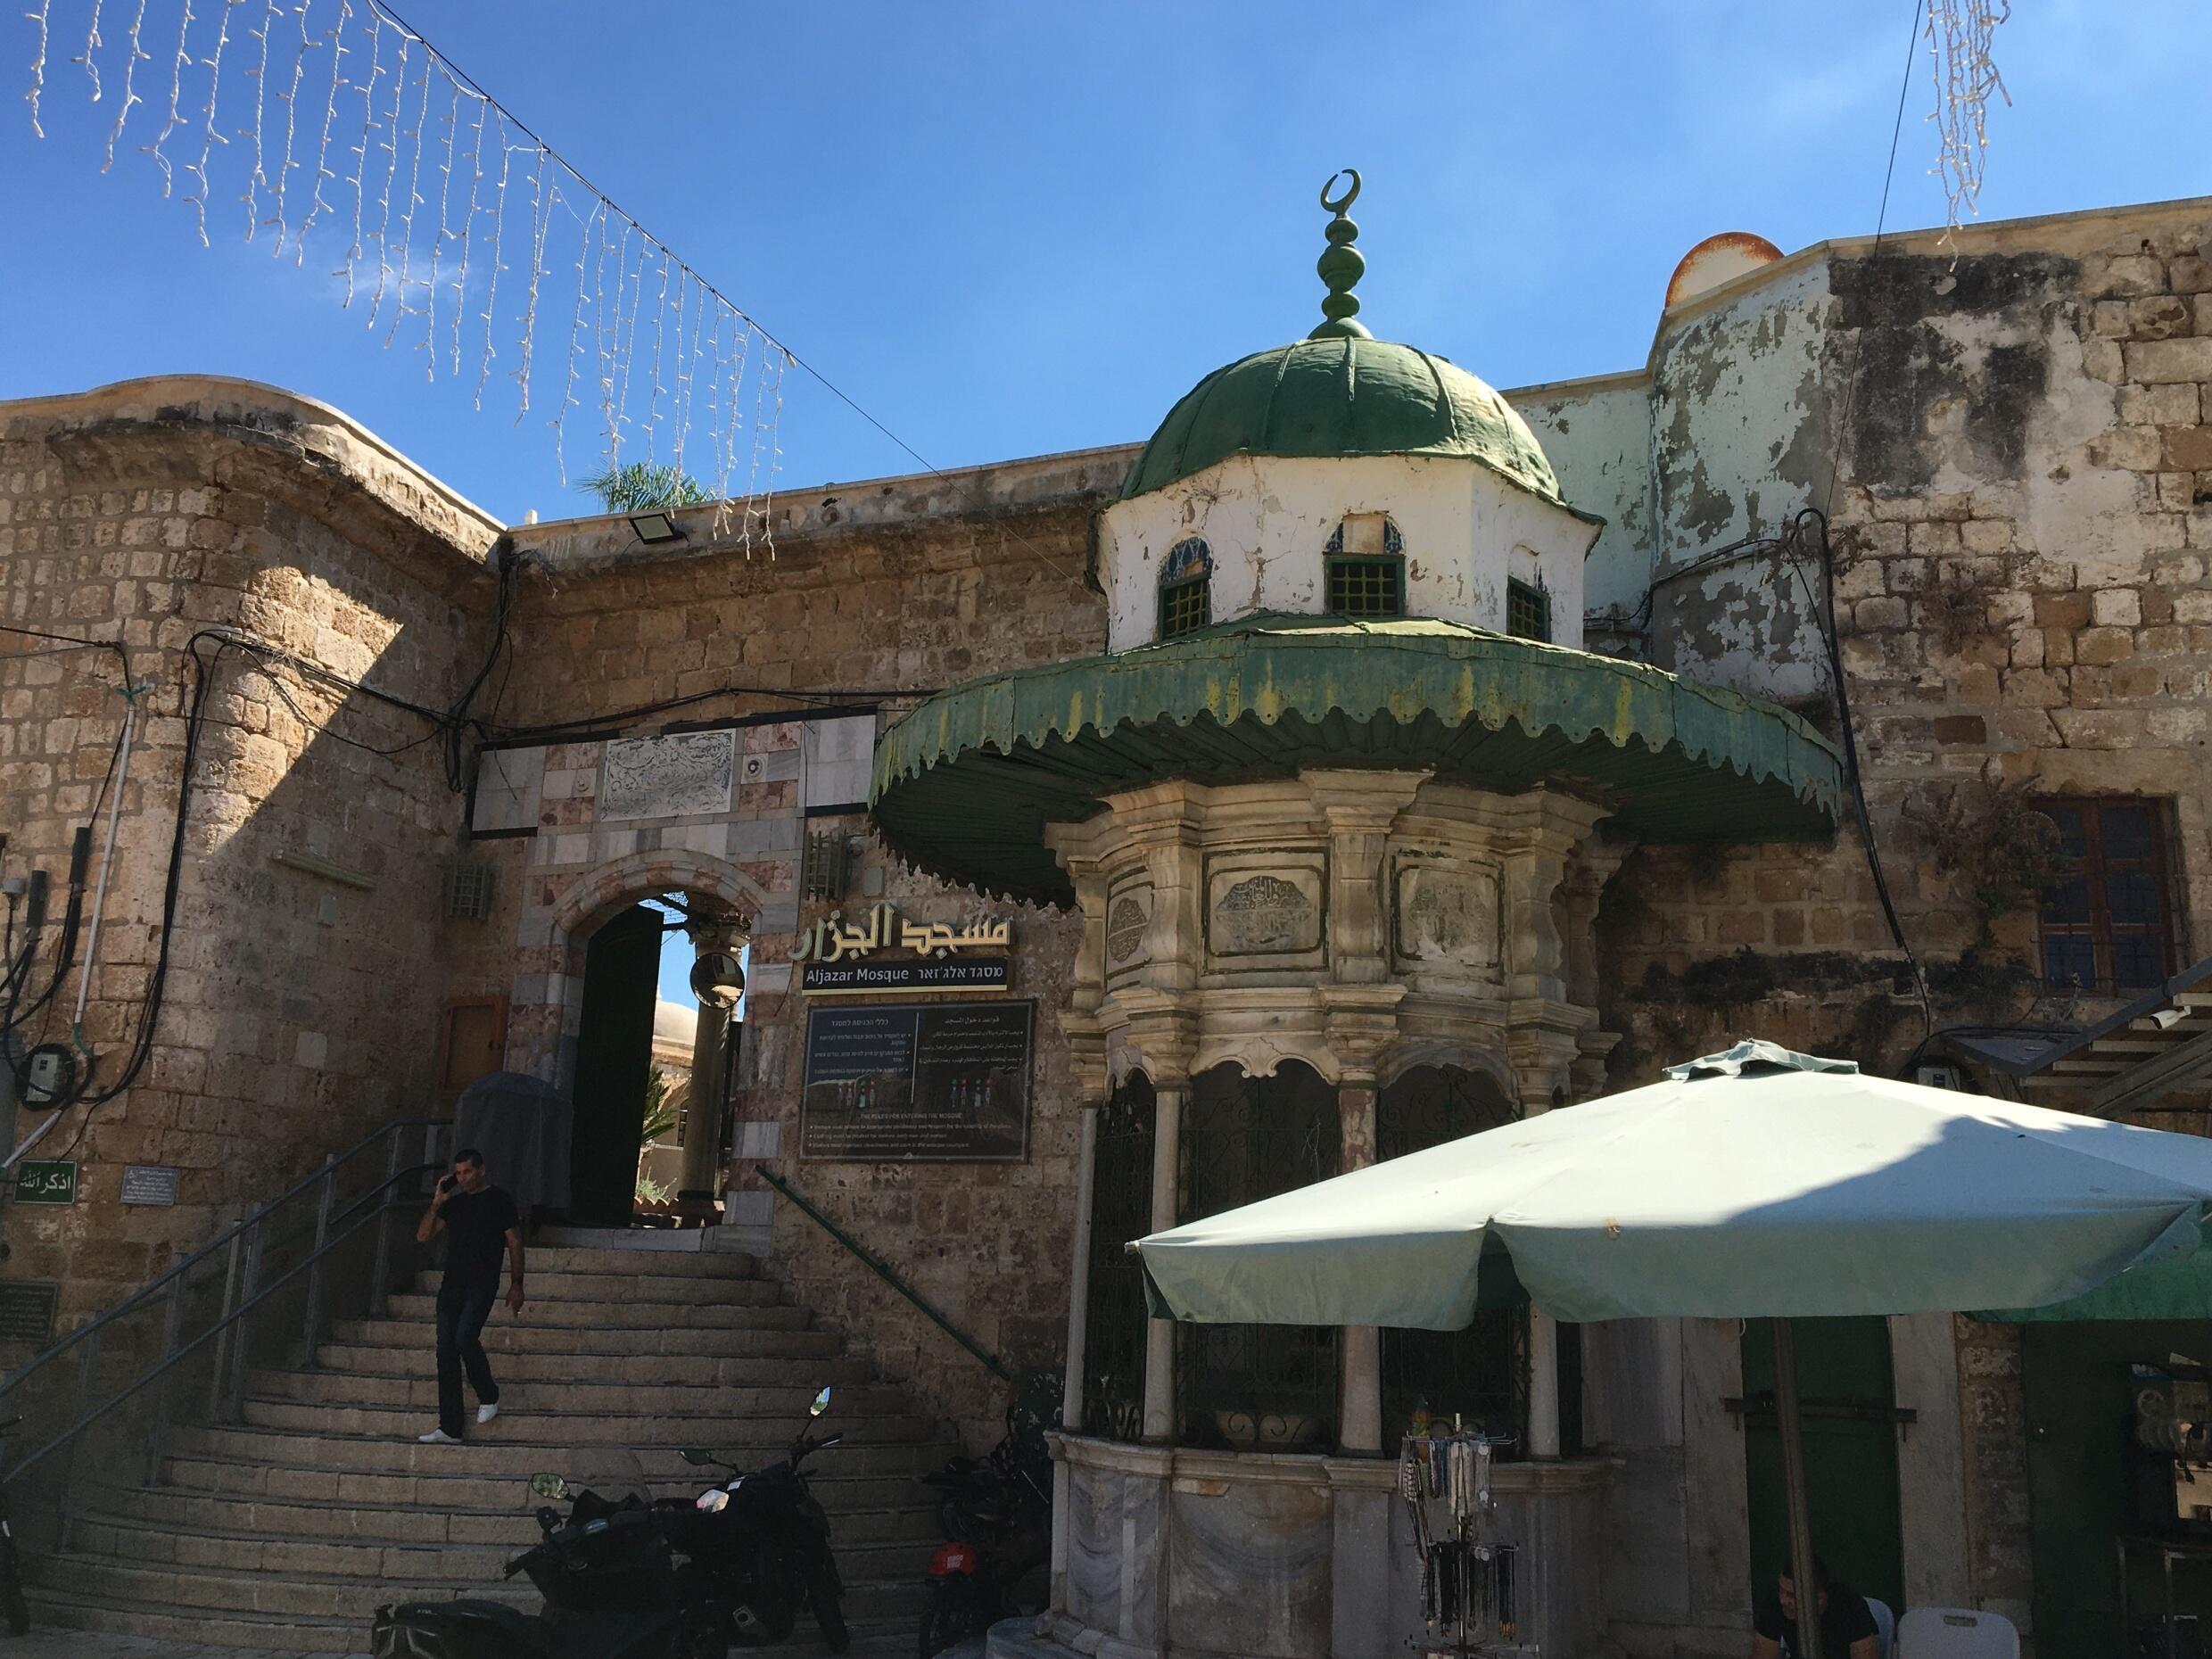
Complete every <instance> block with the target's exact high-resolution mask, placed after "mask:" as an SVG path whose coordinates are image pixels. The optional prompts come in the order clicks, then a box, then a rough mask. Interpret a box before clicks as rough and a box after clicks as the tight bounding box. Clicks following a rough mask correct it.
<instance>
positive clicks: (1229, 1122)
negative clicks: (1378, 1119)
mask: <svg viewBox="0 0 2212 1659" xmlns="http://www.w3.org/2000/svg"><path fill="white" fill-rule="evenodd" d="M1339 1151H1340V1148H1339V1135H1338V1132H1337V1110H1336V1091H1335V1090H1334V1089H1333V1088H1331V1087H1330V1086H1329V1085H1328V1084H1327V1083H1326V1082H1325V1081H1324V1080H1323V1079H1322V1077H1320V1075H1319V1074H1318V1073H1316V1072H1315V1071H1314V1070H1313V1069H1311V1068H1309V1067H1307V1066H1302V1065H1300V1064H1299V1063H1298V1062H1296V1061H1284V1062H1283V1066H1282V1068H1281V1069H1279V1070H1278V1071H1277V1072H1276V1073H1275V1076H1273V1077H1247V1076H1246V1075H1245V1074H1244V1072H1243V1070H1242V1068H1240V1067H1237V1066H1234V1065H1222V1066H1216V1067H1214V1068H1213V1069H1211V1070H1209V1071H1206V1072H1203V1073H1201V1075H1200V1076H1198V1077H1194V1078H1193V1079H1192V1082H1191V1092H1190V1094H1189V1095H1188V1096H1187V1097H1186V1099H1185V1101H1184V1108H1183V1123H1182V1135H1181V1137H1180V1143H1179V1145H1178V1146H1177V1147H1176V1154H1177V1156H1176V1164H1177V1167H1178V1180H1179V1192H1180V1200H1181V1202H1180V1206H1179V1208H1178V1209H1177V1211H1176V1214H1177V1217H1178V1218H1179V1219H1180V1220H1183V1221H1196V1220H1198V1219H1199V1218H1200V1217H1204V1216H1211V1215H1217V1214H1218V1213H1219V1212H1221V1211H1222V1210H1225V1209H1235V1208H1236V1207H1237V1206H1238V1205H1239V1204H1250V1203H1255V1202H1257V1201H1259V1200H1260V1199H1263V1198H1272V1197H1274V1196H1275V1194H1276V1193H1287V1192H1289V1191H1290V1190H1291V1189H1292V1187H1297V1186H1305V1185H1307V1184H1309V1183H1311V1182H1315V1181H1323V1180H1326V1179H1327V1178H1328V1177H1329V1176H1333V1175H1334V1174H1336V1172H1337V1162H1338V1154H1339ZM1177 1329H1178V1332H1179V1333H1180V1338H1181V1344H1182V1345H1181V1349H1180V1351H1179V1354H1178V1357H1177V1358H1176V1430H1177V1439H1178V1441H1179V1443H1180V1444H1183V1445H1185V1446H1211V1447H1225V1446H1226V1447H1233V1448H1235V1449H1239V1450H1252V1449H1258V1450H1263V1451H1301V1450H1302V1451H1310V1450H1313V1449H1316V1448H1319V1449H1325V1448H1327V1447H1329V1446H1330V1445H1332V1444H1333V1443H1334V1441H1335V1439H1336V1390H1337V1375H1338V1361H1337V1340H1336V1337H1337V1333H1336V1328H1335V1327H1334V1326H1333V1325H1328V1326H1316V1325H1181V1326H1178V1327H1177Z"/></svg>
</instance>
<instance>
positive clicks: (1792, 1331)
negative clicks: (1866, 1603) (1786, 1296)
mask: <svg viewBox="0 0 2212 1659" xmlns="http://www.w3.org/2000/svg"><path fill="white" fill-rule="evenodd" d="M1769 1323H1770V1324H1771V1325H1773V1327H1774V1415H1775V1417H1776V1418H1777V1420H1778V1422H1779V1427H1780V1430H1781V1441H1782V1506H1783V1508H1784V1510H1785V1511H1786V1512H1787V1515H1788V1516H1789V1577H1790V1582H1791V1583H1793V1584H1795V1586H1796V1587H1797V1652H1798V1655H1799V1659H1821V1655H1820V1605H1819V1603H1820V1591H1819V1589H1817V1588H1816V1587H1815V1585H1814V1582H1813V1577H1812V1509H1811V1506H1810V1505H1809V1504H1808V1503H1807V1502H1806V1500H1805V1439H1804V1421H1803V1417H1802V1416H1800V1415H1799V1412H1798V1409H1797V1333H1796V1328H1795V1326H1794V1325H1792V1324H1791V1323H1790V1321H1788V1320H1787V1319H1774V1320H1770V1321H1769Z"/></svg>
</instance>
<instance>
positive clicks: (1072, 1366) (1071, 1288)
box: [1060, 1104, 1098, 1434]
mask: <svg viewBox="0 0 2212 1659" xmlns="http://www.w3.org/2000/svg"><path fill="white" fill-rule="evenodd" d="M1097 1178H1098V1107H1097V1106H1096V1105H1095V1104H1092V1105H1086V1106H1085V1107H1084V1109H1083V1143H1082V1149H1081V1151H1078V1152H1077V1157H1076V1248H1075V1255H1074V1257H1073V1262H1074V1267H1073V1270H1072V1271H1071V1272H1070V1273H1069V1275H1068V1380H1067V1384H1066V1387H1065V1388H1064V1389H1063V1390H1062V1391H1061V1405H1060V1423H1061V1427H1062V1428H1063V1429H1065V1430H1067V1432H1069V1433H1070V1434H1080V1433H1081V1432H1083V1362H1084V1355H1083V1349H1084V1343H1085V1338H1086V1337H1087V1336H1088V1334H1089V1331H1090V1323H1091V1204H1092V1195H1093V1193H1094V1188H1095V1184H1096V1182H1097Z"/></svg>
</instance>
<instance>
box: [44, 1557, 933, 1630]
mask: <svg viewBox="0 0 2212 1659" xmlns="http://www.w3.org/2000/svg"><path fill="white" fill-rule="evenodd" d="M398 1553H399V1554H400V1555H415V1556H438V1555H440V1554H442V1553H444V1552H442V1551H435V1550H416V1551H400V1552H398ZM925 1565H926V1562H925ZM24 1572H25V1577H26V1580H27V1581H29V1583H31V1584H35V1585H36V1586H37V1588H38V1589H40V1590H42V1591H44V1592H46V1593H47V1594H49V1595H57V1594H58V1595H70V1596H81V1597H87V1598H88V1599H92V1600H96V1601H103V1602H108V1601H121V1602H135V1603H137V1604H139V1605H155V1606H169V1607H177V1608H194V1609H205V1610H207V1611H209V1612H211V1613H214V1614H218V1615H221V1614H239V1613H244V1614H261V1615H263V1616H264V1617H269V1616H275V1617H290V1618H293V1619H310V1620H346V1619H351V1620H356V1621H359V1625H360V1628H361V1630H362V1633H363V1636H364V1637H366V1635H367V1625H368V1622H369V1620H370V1618H371V1617H372V1615H374V1614H375V1613H376V1608H377V1607H378V1606H380V1605H383V1604H384V1603H386V1602H396V1601H416V1600H424V1601H429V1600H437V1601H446V1600H450V1599H451V1597H453V1594H454V1592H455V1589H456V1588H457V1586H456V1584H455V1583H454V1581H450V1580H446V1581H435V1580H422V1581H412V1580H409V1579H408V1578H406V1577H404V1576H395V1577H387V1578H382V1579H377V1578H330V1577H326V1576H322V1575H319V1574H314V1573H308V1572H276V1571H260V1572H251V1571H248V1572H241V1571H235V1570H231V1569H211V1568H204V1567H193V1568H184V1567H178V1566H174V1565H170V1564H166V1563H160V1562H145V1561H134V1560H126V1559H123V1558H120V1557H117V1556H95V1555H81V1554H78V1553H76V1552H74V1551H64V1552H60V1553H56V1554H53V1555H42V1556H37V1557H35V1558H34V1559H32V1560H30V1561H28V1562H26V1564H25V1567H24ZM465 1588H466V1590H467V1593H468V1594H469V1595H471V1596H480V1597H483V1598H485V1599H486V1600H491V1601H505V1602H511V1603H513V1604H515V1605H517V1606H523V1607H528V1608H532V1609H535V1608H536V1607H537V1606H538V1605H539V1598H538V1595H537V1592H536V1591H535V1589H532V1587H531V1585H530V1584H529V1582H528V1581H526V1580H524V1579H521V1578H516V1579H510V1580H501V1579H499V1577H498V1576H497V1569H496V1568H495V1569H494V1571H493V1576H492V1577H491V1578H490V1579H488V1580H484V1581H469V1582H468V1583H467V1584H466V1586H465ZM924 1594H925V1591H924V1589H923V1584H922V1581H921V1578H920V1574H919V1573H917V1574H916V1575H915V1576H914V1577H912V1579H906V1578H901V1579H898V1580H895V1581H882V1582H878V1583H856V1582H853V1581H847V1583H846V1592H845V1612H846V1617H847V1618H848V1619H852V1618H871V1617H872V1618H891V1617H896V1616H897V1615H899V1614H903V1613H906V1612H908V1611H915V1612H918V1611H919V1610H920V1605H921V1602H922V1598H923V1596H924ZM203 1639H204V1638H203ZM364 1645H366V1642H364Z"/></svg>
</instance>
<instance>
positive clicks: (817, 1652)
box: [29, 1589, 918, 1659]
mask: <svg viewBox="0 0 2212 1659" xmlns="http://www.w3.org/2000/svg"><path fill="white" fill-rule="evenodd" d="M29 1601H30V1607H31V1622H32V1625H33V1627H34V1628H37V1629H53V1630H86V1631H90V1632H94V1633H97V1634H101V1635H109V1636H136V1637H140V1638H145V1639H148V1640H152V1641H157V1642H174V1643H180V1644H189V1645H190V1649H189V1650H190V1651H192V1652H194V1653H199V1652H202V1651H203V1649H202V1647H201V1646H200V1644H202V1643H204V1644H207V1645H208V1646H209V1647H235V1648H247V1649H259V1650H261V1651H264V1652H270V1653H275V1654H282V1655H292V1654H367V1652H368V1630H369V1627H368V1623H367V1621H366V1620H360V1619H302V1618H287V1617H285V1616H284V1615H282V1614H243V1613H234V1614H221V1615H219V1616H210V1615H209V1614H204V1613H187V1612H185V1611H182V1610H179V1609H177V1608H175V1607H170V1606H166V1605H159V1604H153V1603H136V1602H128V1601H124V1600H120V1599H114V1598H111V1599H108V1600H104V1601H102V1602H88V1601H87V1600H85V1599H84V1598H83V1597H78V1596H71V1595H68V1594H61V1595H51V1594H48V1593H46V1592H44V1591H41V1590H38V1589H32V1590H30V1592H29ZM846 1611H847V1614H848V1615H849V1614H850V1611H851V1610H850V1609H849V1608H848V1609H847V1610H846ZM917 1616H918V1613H910V1614H901V1615H897V1616H894V1617H890V1618H884V1619H870V1620H862V1621H856V1622H854V1624H853V1627H852V1628H853V1646H852V1647H851V1649H850V1651H849V1652H848V1653H847V1654H846V1655H845V1659H912V1655H913V1652H914V1626H915V1619H916V1617H917ZM828 1655H829V1649H828V1648H827V1647H823V1646H822V1643H821V1633H820V1632H819V1631H817V1630H815V1629H814V1627H813V1622H811V1621H810V1620H809V1619H807V1618H806V1616H805V1614H801V1615H800V1619H799V1624H798V1628H797V1629H796V1630H794V1631H793V1632H792V1634H791V1639H790V1640H789V1641H788V1642H782V1643H780V1644H778V1646H777V1647H776V1659H828Z"/></svg>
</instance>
